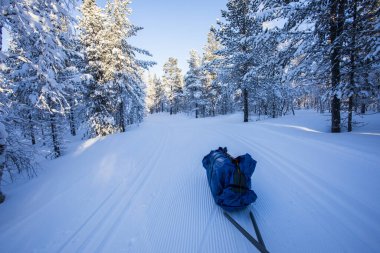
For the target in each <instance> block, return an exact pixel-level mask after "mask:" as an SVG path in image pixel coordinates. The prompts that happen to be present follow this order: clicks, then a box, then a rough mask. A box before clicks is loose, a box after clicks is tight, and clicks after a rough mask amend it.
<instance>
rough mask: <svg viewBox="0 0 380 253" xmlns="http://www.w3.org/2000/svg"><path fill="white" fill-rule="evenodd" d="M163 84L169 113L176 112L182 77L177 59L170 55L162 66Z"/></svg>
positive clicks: (180, 97) (180, 93)
mask: <svg viewBox="0 0 380 253" xmlns="http://www.w3.org/2000/svg"><path fill="white" fill-rule="evenodd" d="M163 70H164V76H163V78H162V79H163V80H162V82H163V84H164V86H165V92H166V97H167V99H168V106H169V112H170V114H173V113H174V114H176V113H177V112H179V110H180V109H181V101H182V97H183V77H182V74H181V69H180V68H179V67H178V60H177V59H175V58H172V57H170V58H169V60H168V61H167V62H166V63H165V64H164V67H163Z"/></svg>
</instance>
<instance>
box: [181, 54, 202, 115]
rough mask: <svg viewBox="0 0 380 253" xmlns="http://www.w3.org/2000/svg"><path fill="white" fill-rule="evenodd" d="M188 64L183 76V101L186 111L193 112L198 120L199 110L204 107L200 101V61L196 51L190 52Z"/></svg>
mask: <svg viewBox="0 0 380 253" xmlns="http://www.w3.org/2000/svg"><path fill="white" fill-rule="evenodd" d="M188 63H189V70H188V71H187V73H186V75H185V85H184V99H185V104H186V106H187V107H188V108H187V109H188V110H189V111H191V112H192V111H195V118H198V116H199V108H200V107H201V106H202V105H204V101H202V98H203V96H202V94H203V90H202V88H203V87H202V80H201V69H200V66H201V59H200V57H199V55H198V53H197V51H195V50H191V51H190V59H189V60H188ZM203 116H204V115H203Z"/></svg>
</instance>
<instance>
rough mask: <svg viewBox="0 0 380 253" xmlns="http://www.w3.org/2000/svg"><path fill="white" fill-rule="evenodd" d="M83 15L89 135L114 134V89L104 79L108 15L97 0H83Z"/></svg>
mask: <svg viewBox="0 0 380 253" xmlns="http://www.w3.org/2000/svg"><path fill="white" fill-rule="evenodd" d="M81 13H82V18H81V20H80V23H79V29H80V32H81V33H80V42H81V44H82V46H83V53H84V56H85V62H86V68H85V73H86V74H87V81H86V82H85V83H86V94H85V96H84V101H85V104H86V117H87V120H88V124H89V135H90V136H99V135H102V136H104V135H107V134H111V133H114V132H115V131H116V122H115V119H114V115H113V111H112V108H113V105H112V104H111V103H110V101H109V99H110V97H112V93H111V90H108V86H107V85H106V84H105V81H104V79H105V78H104V70H103V68H104V67H103V66H102V64H103V58H102V57H103V55H104V54H105V49H104V40H103V37H102V36H104V33H105V32H104V31H105V29H106V28H105V23H106V17H105V15H104V14H103V13H102V10H101V9H100V8H99V7H98V6H97V5H96V2H95V0H84V1H83V5H82V7H81Z"/></svg>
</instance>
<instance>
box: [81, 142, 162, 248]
mask: <svg viewBox="0 0 380 253" xmlns="http://www.w3.org/2000/svg"><path fill="white" fill-rule="evenodd" d="M166 140H167V136H166V135H163V136H162V139H161V140H160V145H159V147H158V148H157V149H156V150H155V154H154V155H153V158H151V159H150V160H149V161H148V162H147V164H146V165H145V166H144V167H143V168H144V169H143V170H142V171H140V173H138V177H137V179H136V180H135V181H134V182H133V184H132V185H131V186H130V187H128V190H127V192H126V193H125V194H122V196H121V198H120V199H118V202H117V203H118V205H117V206H118V207H119V206H121V205H122V204H123V203H124V202H125V203H124V205H123V207H122V208H115V209H114V210H115V212H119V213H118V215H114V216H107V217H115V218H114V220H113V222H112V223H111V226H110V227H109V228H108V230H107V233H105V234H106V236H105V237H104V238H102V239H101V240H100V243H99V244H98V246H97V247H96V248H95V249H94V250H93V251H92V252H99V251H101V250H102V249H103V248H104V247H105V246H106V244H107V243H108V241H109V239H110V238H111V237H112V236H113V233H112V232H115V231H117V229H118V227H119V226H120V224H121V223H122V219H123V217H124V216H125V215H126V214H127V213H128V211H129V208H130V206H131V204H132V202H133V201H134V199H135V198H136V195H137V194H138V192H139V190H141V189H142V188H143V186H144V185H145V183H146V182H147V181H148V179H149V176H150V175H151V174H152V172H153V171H154V169H153V168H154V167H155V165H156V164H157V161H158V160H159V159H160V158H161V154H162V153H163V151H164V150H165V147H166V145H165V144H166ZM144 162H146V161H142V163H144ZM144 172H145V173H144ZM129 195H130V196H129ZM122 200H123V201H122ZM108 219H109V218H108ZM109 223H110V222H107V223H106V224H105V225H107V224H109ZM79 252H80V251H79Z"/></svg>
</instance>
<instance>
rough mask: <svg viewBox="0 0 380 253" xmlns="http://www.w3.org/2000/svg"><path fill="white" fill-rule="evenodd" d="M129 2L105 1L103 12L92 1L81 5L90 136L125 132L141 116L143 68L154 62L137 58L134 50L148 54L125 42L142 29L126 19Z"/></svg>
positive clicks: (142, 110)
mask: <svg viewBox="0 0 380 253" xmlns="http://www.w3.org/2000/svg"><path fill="white" fill-rule="evenodd" d="M129 4H130V1H121V0H115V1H114V2H108V3H107V6H106V9H105V11H104V12H102V11H101V10H100V9H99V8H98V7H97V6H96V4H95V1H92V0H88V1H87V0H86V1H85V2H84V4H83V6H82V14H83V18H82V20H81V25H80V27H81V30H82V38H81V40H82V43H83V45H84V46H85V51H86V55H87V59H88V61H89V65H91V66H92V67H91V69H90V70H89V73H90V74H91V75H92V76H93V82H91V86H90V87H89V89H88V90H89V96H88V97H89V98H90V100H89V101H90V102H89V103H90V106H89V107H88V108H91V110H90V111H89V112H88V115H89V117H90V122H91V128H92V135H107V134H110V133H114V132H118V131H121V132H124V131H125V127H126V125H128V124H133V123H137V122H140V121H141V120H142V118H143V114H144V108H145V105H144V96H145V95H144V91H143V89H142V84H143V81H142V69H147V68H148V67H150V66H151V65H153V63H152V62H146V61H140V60H137V59H136V54H137V53H140V54H145V55H150V54H149V52H147V51H145V50H141V49H138V48H135V47H132V46H131V45H130V44H129V42H128V39H129V38H130V37H131V36H135V35H136V33H137V31H138V30H140V29H141V28H140V27H136V26H134V25H132V24H131V23H130V21H129V19H128V16H129V15H130V12H131V10H130V9H129V7H128V6H129Z"/></svg>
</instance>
